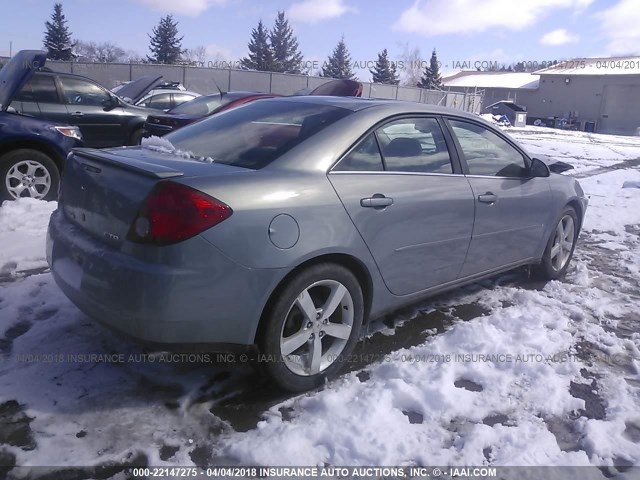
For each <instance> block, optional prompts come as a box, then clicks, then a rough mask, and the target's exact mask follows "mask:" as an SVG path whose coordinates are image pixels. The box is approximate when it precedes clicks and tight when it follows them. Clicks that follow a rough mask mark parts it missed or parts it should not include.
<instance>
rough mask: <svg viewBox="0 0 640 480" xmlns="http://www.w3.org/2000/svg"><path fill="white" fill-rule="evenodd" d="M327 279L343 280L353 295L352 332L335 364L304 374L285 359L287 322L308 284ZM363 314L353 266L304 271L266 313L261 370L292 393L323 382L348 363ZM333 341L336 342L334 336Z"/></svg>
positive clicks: (314, 267)
mask: <svg viewBox="0 0 640 480" xmlns="http://www.w3.org/2000/svg"><path fill="white" fill-rule="evenodd" d="M324 280H329V281H337V282H339V283H341V284H342V285H343V286H344V287H346V289H347V291H348V292H349V294H350V295H351V299H352V301H353V324H352V328H351V333H350V335H349V337H348V340H347V342H346V344H345V346H344V348H343V349H342V351H341V352H340V353H339V354H338V355H335V356H334V358H335V360H334V361H333V363H331V364H330V365H329V366H328V367H326V368H325V369H324V370H321V371H320V373H317V374H311V375H300V374H298V373H295V372H293V371H292V370H291V369H290V368H289V367H288V366H287V365H286V363H285V362H284V361H283V360H282V356H281V348H280V340H281V335H282V332H283V325H284V323H285V321H286V320H287V318H286V317H287V315H288V313H289V311H290V310H291V309H292V306H293V304H294V302H295V301H296V298H297V297H298V296H299V295H300V294H302V293H303V292H304V291H305V289H306V288H307V287H309V286H311V285H313V284H314V283H316V282H320V281H324ZM343 308H346V307H343ZM363 317H364V300H363V295H362V289H361V287H360V284H359V283H358V280H357V279H356V277H355V275H354V274H353V273H352V272H351V271H350V270H349V269H347V268H345V267H343V266H341V265H338V264H334V263H319V264H316V265H312V266H310V267H309V268H307V269H305V270H302V271H301V272H299V273H298V274H296V275H295V276H294V277H293V278H291V279H290V280H289V281H288V282H287V284H286V285H285V286H284V288H283V289H282V290H280V291H279V292H278V294H277V298H276V300H275V302H274V303H273V304H272V305H271V307H270V308H269V309H268V311H266V312H265V315H264V316H263V319H262V322H263V324H261V329H260V332H259V336H258V339H257V340H258V342H257V343H258V348H259V351H260V353H261V354H262V357H265V358H266V360H264V361H259V370H260V371H261V372H263V373H266V374H267V375H268V376H269V377H270V378H271V380H273V381H274V382H275V383H276V384H277V385H278V386H280V387H281V388H283V389H284V390H288V391H291V392H303V391H306V390H310V389H312V388H315V387H318V386H320V385H322V384H323V383H324V382H325V379H328V378H331V377H333V376H335V375H336V374H337V373H339V372H340V370H341V369H342V367H343V366H344V365H345V364H346V363H347V362H348V356H349V354H351V352H352V351H353V349H354V347H355V345H356V343H357V342H358V340H359V338H360V331H361V328H362V323H363ZM329 340H330V341H332V339H331V338H330V339H329ZM323 350H324V349H323ZM274 359H275V361H274Z"/></svg>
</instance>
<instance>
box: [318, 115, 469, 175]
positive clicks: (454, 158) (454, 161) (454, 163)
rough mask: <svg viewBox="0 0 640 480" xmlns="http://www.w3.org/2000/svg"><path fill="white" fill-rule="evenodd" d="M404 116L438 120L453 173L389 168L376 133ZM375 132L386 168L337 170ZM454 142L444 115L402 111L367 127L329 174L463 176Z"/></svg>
mask: <svg viewBox="0 0 640 480" xmlns="http://www.w3.org/2000/svg"><path fill="white" fill-rule="evenodd" d="M404 118H433V119H435V120H436V122H437V123H438V125H439V126H440V130H442V135H443V136H444V140H445V143H446V145H447V150H448V151H449V161H450V162H451V168H452V173H435V172H434V173H430V172H403V171H398V170H387V164H386V161H385V158H384V154H383V153H382V148H380V142H379V140H378V135H377V134H376V131H377V130H378V129H379V128H381V127H382V126H384V125H386V124H387V123H390V122H393V121H395V120H402V119H404ZM370 133H373V136H374V138H375V139H376V143H377V145H378V151H379V152H380V157H381V158H382V168H383V169H384V170H382V171H379V170H353V171H346V170H345V171H337V170H334V169H335V168H336V167H337V166H338V165H339V164H340V162H341V161H342V160H343V159H344V158H345V157H347V155H349V154H350V153H351V152H352V151H353V150H354V149H355V148H356V147H357V146H358V145H360V142H362V141H363V140H364V139H365V138H367V136H368V135H369V134H370ZM451 142H452V138H451V133H450V132H449V131H448V129H447V128H445V124H444V122H443V121H442V116H441V115H440V114H434V113H401V114H397V115H392V116H390V117H386V118H384V119H383V120H380V121H379V122H376V124H375V125H373V126H372V127H370V128H369V129H367V131H366V132H365V133H364V134H362V135H361V136H360V137H358V139H357V140H356V141H355V142H354V143H353V144H352V145H351V146H350V147H349V148H347V150H345V152H344V153H343V154H342V155H340V156H339V157H338V160H336V161H335V162H334V163H333V165H331V167H329V168H328V169H327V175H328V174H330V173H339V174H362V173H377V174H385V173H386V174H390V173H394V174H395V173H397V174H409V175H449V176H461V175H464V172H463V169H462V163H461V161H460V158H459V156H458V152H457V151H456V149H455V148H453V147H454V146H453V144H452V143H451Z"/></svg>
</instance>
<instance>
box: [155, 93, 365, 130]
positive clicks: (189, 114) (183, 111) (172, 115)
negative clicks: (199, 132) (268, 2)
mask: <svg viewBox="0 0 640 480" xmlns="http://www.w3.org/2000/svg"><path fill="white" fill-rule="evenodd" d="M294 95H296V96H297V95H314V96H315V95H327V96H334V97H359V96H361V95H362V84H361V83H360V82H358V81H355V80H331V81H328V82H326V83H323V84H322V85H320V86H319V87H317V88H315V89H313V90H309V91H308V92H307V90H304V91H299V92H296V93H295V94H294ZM279 96H280V95H277V94H273V93H258V92H220V93H216V94H212V95H205V96H203V97H199V98H197V99H195V100H192V101H190V102H187V103H185V104H183V105H180V106H179V107H176V108H174V109H172V110H169V111H168V112H167V113H166V114H155V115H150V116H149V117H148V118H147V121H146V122H145V124H144V130H143V137H151V136H155V137H161V136H163V135H166V134H167V133H169V132H172V131H174V130H177V129H178V128H180V127H184V126H185V125H189V124H190V123H193V122H195V121H196V120H199V119H201V118H203V117H207V116H210V115H215V114H216V113H220V112H223V111H225V110H229V109H231V108H235V107H237V106H240V105H244V104H246V103H250V102H253V101H255V100H260V99H263V98H273V97H279Z"/></svg>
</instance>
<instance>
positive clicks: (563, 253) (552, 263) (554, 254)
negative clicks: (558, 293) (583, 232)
mask: <svg viewBox="0 0 640 480" xmlns="http://www.w3.org/2000/svg"><path fill="white" fill-rule="evenodd" d="M578 233H579V224H578V215H577V214H576V211H575V210H574V209H573V208H571V207H566V208H565V209H564V210H563V212H562V213H561V214H560V219H559V220H558V222H557V223H556V227H555V229H554V230H553V232H552V233H551V237H550V238H549V242H547V247H546V248H545V250H544V254H543V256H542V261H541V262H540V264H539V265H536V266H535V268H534V273H535V274H536V276H537V277H538V278H542V279H544V280H557V279H559V278H562V277H564V275H565V274H566V273H567V269H568V268H569V263H571V258H572V257H573V251H574V249H575V247H576V241H577V240H578Z"/></svg>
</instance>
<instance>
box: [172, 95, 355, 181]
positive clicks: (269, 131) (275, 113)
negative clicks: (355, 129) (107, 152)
mask: <svg viewBox="0 0 640 480" xmlns="http://www.w3.org/2000/svg"><path fill="white" fill-rule="evenodd" d="M350 113H351V111H350V110H347V109H344V108H340V107H334V106H329V105H314V104H308V103H297V102H282V101H277V102H273V101H268V100H266V101H261V102H253V103H250V104H248V105H245V106H242V107H239V108H235V109H233V110H229V111H227V112H224V113H221V114H217V115H214V116H213V117H210V118H207V119H205V120H202V121H200V122H197V123H194V124H193V125H189V126H187V127H184V128H181V129H179V130H177V131H176V132H174V133H171V134H169V135H167V136H165V137H163V138H164V139H166V140H168V141H169V142H171V144H172V145H173V147H175V148H176V149H177V150H181V151H183V152H189V153H190V154H192V155H193V156H195V157H201V158H210V159H213V161H214V162H216V163H225V164H227V165H233V166H236V167H244V168H251V169H254V170H257V169H260V168H263V167H265V166H267V165H269V164H270V163H271V162H273V161H274V160H275V159H277V158H278V157H280V156H281V155H283V154H285V153H286V152H288V151H289V150H291V149H292V148H293V147H295V146H296V145H298V144H299V143H301V142H303V141H304V140H306V139H308V138H309V137H311V136H313V135H315V134H316V133H318V132H319V131H321V130H322V129H324V128H325V127H327V126H329V125H331V124H332V123H334V122H336V121H338V120H340V119H341V118H344V117H345V116H347V115H348V114H350Z"/></svg>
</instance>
